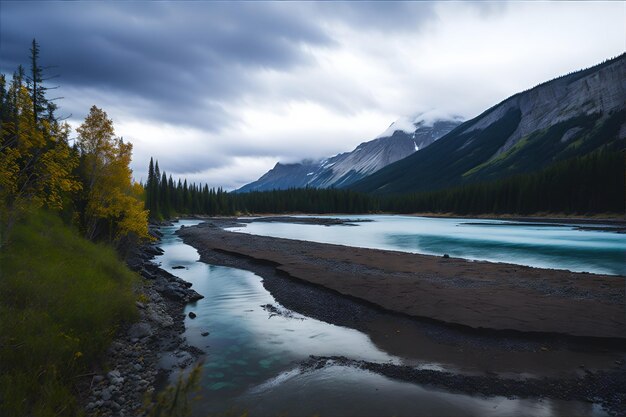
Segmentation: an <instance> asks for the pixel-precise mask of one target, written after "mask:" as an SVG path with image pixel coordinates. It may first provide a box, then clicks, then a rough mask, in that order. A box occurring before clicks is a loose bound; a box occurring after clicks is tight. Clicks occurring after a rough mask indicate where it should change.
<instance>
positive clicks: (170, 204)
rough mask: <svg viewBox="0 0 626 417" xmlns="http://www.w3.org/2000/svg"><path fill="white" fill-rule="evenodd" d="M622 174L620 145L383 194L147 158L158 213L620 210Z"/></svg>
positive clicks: (149, 202)
mask: <svg viewBox="0 0 626 417" xmlns="http://www.w3.org/2000/svg"><path fill="white" fill-rule="evenodd" d="M625 173H626V166H625V153H624V152H623V151H621V150H620V148H619V146H617V147H614V148H610V149H608V148H604V149H601V150H599V151H596V152H593V153H591V154H589V155H586V156H583V157H577V158H572V159H569V160H565V161H561V162H558V163H556V164H553V165H551V166H549V167H547V168H545V169H543V170H541V171H538V172H533V173H529V174H520V175H516V176H513V177H510V178H505V179H501V180H497V181H489V182H481V183H473V184H468V185H464V186H460V187H455V188H450V189H444V190H440V191H434V192H427V193H414V194H402V195H391V196H380V195H371V194H363V193H357V192H354V191H351V190H346V189H332V188H331V189H316V188H298V189H296V188H294V189H288V190H274V191H263V192H249V193H227V192H225V191H224V190H222V189H221V188H218V189H215V188H208V186H207V185H204V186H201V185H196V184H188V183H187V181H186V180H185V181H183V182H182V183H181V181H180V180H178V182H177V183H174V181H173V180H172V178H171V176H169V177H168V176H167V175H166V174H165V173H163V174H161V173H160V171H159V166H158V162H157V163H156V164H153V161H152V160H150V166H149V174H148V182H147V184H146V185H145V188H146V208H147V209H148V210H149V211H150V213H151V214H150V217H151V218H153V219H164V218H169V217H172V216H175V215H186V214H199V215H243V214H265V213H275V214H280V213H347V214H358V213H380V212H386V213H424V212H433V213H454V214H489V213H493V214H526V215H528V214H534V213H539V212H546V213H564V214H580V215H584V214H596V213H621V214H623V213H624V212H625V210H626V207H625V202H626V180H625Z"/></svg>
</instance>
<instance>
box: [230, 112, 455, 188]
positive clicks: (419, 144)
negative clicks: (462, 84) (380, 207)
mask: <svg viewBox="0 0 626 417" xmlns="http://www.w3.org/2000/svg"><path fill="white" fill-rule="evenodd" d="M459 124H460V121H458V120H436V121H427V120H423V119H421V118H420V117H419V116H418V117H416V118H413V119H412V120H411V122H410V123H409V124H407V123H402V124H399V125H398V126H394V125H395V123H394V124H392V125H391V126H390V128H389V129H387V131H385V133H384V134H386V135H388V136H383V137H379V138H377V139H374V140H371V141H369V142H364V143H361V144H360V145H359V146H357V147H356V148H355V149H354V150H353V151H351V152H344V153H341V154H338V155H335V156H333V157H330V158H326V159H323V160H321V161H311V160H305V161H303V162H301V163H296V164H281V163H277V164H276V166H274V168H272V169H271V170H270V171H268V172H267V173H265V174H264V175H263V176H262V177H261V178H259V179H258V180H257V181H254V182H252V183H250V184H247V185H244V186H243V187H241V188H240V189H239V190H237V192H249V191H268V190H274V189H287V188H301V187H307V186H309V187H315V188H329V187H338V188H339V187H345V186H347V185H349V184H352V183H353V182H355V181H358V180H359V179H361V178H364V177H366V176H367V175H369V174H372V173H374V172H376V171H378V170H379V169H381V168H383V167H385V166H387V165H389V164H391V163H393V162H396V161H398V160H400V159H402V158H405V157H407V156H408V155H411V154H412V153H414V152H416V151H418V150H420V149H424V148H426V147H427V146H429V145H430V144H432V143H433V142H434V141H436V140H437V139H439V138H440V137H442V136H444V135H445V134H446V133H448V132H450V131H451V130H452V129H454V128H455V127H456V126H458V125H459ZM403 129H406V130H403Z"/></svg>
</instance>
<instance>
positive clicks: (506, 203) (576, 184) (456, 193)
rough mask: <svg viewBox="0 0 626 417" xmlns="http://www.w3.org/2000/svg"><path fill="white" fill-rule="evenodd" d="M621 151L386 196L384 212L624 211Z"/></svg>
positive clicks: (624, 198)
mask: <svg viewBox="0 0 626 417" xmlns="http://www.w3.org/2000/svg"><path fill="white" fill-rule="evenodd" d="M624 161H625V154H624V152H623V151H619V150H601V151H597V152H593V153H591V154H589V155H585V156H583V157H578V158H572V159H568V160H565V161H561V162H558V163H556V164H553V165H551V166H549V167H548V168H545V169H543V170H541V171H537V172H534V173H529V174H520V175H515V176H513V177H509V178H506V179H502V180H496V181H489V182H481V183H475V184H468V185H465V186H461V187H456V188H452V189H447V190H440V191H434V192H428V193H417V194H411V195H402V196H395V197H389V198H386V199H384V200H383V201H381V206H380V208H381V209H382V210H384V211H393V212H397V213H412V212H441V213H457V214H480V213H496V214H504V213H507V214H508V213H510V214H532V213H539V212H548V213H566V214H594V213H624V212H625V210H626V207H625V200H626V190H625V188H626V182H625V175H626V172H625V163H624Z"/></svg>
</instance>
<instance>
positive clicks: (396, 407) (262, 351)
mask: <svg viewBox="0 0 626 417" xmlns="http://www.w3.org/2000/svg"><path fill="white" fill-rule="evenodd" d="M197 223H199V221H195V220H182V221H180V222H177V223H176V224H175V226H170V227H163V228H162V231H163V233H164V237H163V239H162V245H161V247H162V249H163V250H164V254H163V255H161V256H160V257H158V258H157V259H156V261H157V262H158V263H160V264H161V267H162V268H163V269H165V270H167V271H169V272H171V273H173V274H175V275H177V276H179V277H181V278H183V279H185V280H186V281H189V282H191V283H192V284H193V288H194V289H195V290H196V291H198V292H199V293H201V294H202V295H204V296H205V298H204V299H202V300H199V301H198V302H196V303H194V304H190V305H189V306H187V309H186V311H187V312H189V311H193V312H195V313H196V314H197V317H196V318H195V319H190V318H189V317H187V319H186V323H185V324H186V333H185V337H186V338H187V340H188V342H189V343H190V344H192V345H194V346H197V347H199V348H201V349H203V350H204V351H206V352H207V355H206V357H205V358H204V369H203V373H202V380H201V386H202V389H201V392H200V396H199V398H197V399H195V400H194V402H193V407H194V416H208V415H218V414H221V413H224V412H227V411H229V410H231V411H233V410H238V411H240V412H241V411H243V410H247V411H248V412H249V415H251V416H256V415H262V416H274V415H287V416H301V415H302V416H313V415H321V416H324V415H333V416H335V415H337V416H339V415H345V416H354V415H359V416H384V415H397V416H402V415H407V416H416V415H433V416H434V415H442V416H451V415H458V416H474V415H476V416H507V415H533V416H552V415H604V413H603V411H602V410H601V408H600V407H599V406H597V405H595V404H589V403H581V402H571V401H552V400H527V399H508V398H504V397H491V398H484V397H476V396H469V395H463V394H458V393H452V392H447V391H445V390H440V389H433V388H430V387H425V386H420V385H417V384H411V383H406V382H399V381H396V380H393V379H390V378H387V377H384V376H381V375H378V374H375V373H372V372H369V371H366V370H360V369H355V368H350V367H346V366H339V365H336V366H335V365H331V366H326V367H324V368H322V369H317V370H306V371H303V370H301V368H300V365H299V364H300V363H301V362H303V361H305V360H306V359H308V358H309V356H310V355H319V356H334V355H336V356H345V357H348V358H350V359H356V360H367V361H371V362H388V361H391V362H394V363H398V364H414V363H415V358H414V357H404V356H397V355H393V354H390V353H388V352H386V351H385V350H383V349H381V348H380V347H379V346H377V345H376V344H374V343H373V342H372V341H371V340H370V338H369V337H368V336H367V335H366V334H364V333H361V332H359V331H357V330H354V329H350V328H347V327H341V326H336V325H333V324H329V323H326V322H322V321H319V320H315V319H313V318H310V317H304V316H301V315H299V314H298V313H296V312H292V311H289V310H286V309H285V308H284V307H282V306H281V305H280V304H279V303H278V302H277V301H276V300H275V299H274V298H273V296H272V295H271V294H270V293H269V292H268V291H267V290H266V289H265V288H264V287H263V284H262V279H261V277H259V276H257V275H255V274H253V273H251V272H249V271H244V270H239V269H234V268H227V267H221V266H214V265H207V264H205V263H202V262H199V255H198V252H197V251H196V250H195V249H194V248H193V247H191V246H188V245H186V244H184V243H183V242H182V241H181V240H180V238H178V237H177V236H176V235H175V234H174V232H175V231H176V229H178V228H179V227H180V226H181V225H185V226H191V225H194V224H197ZM270 226H272V227H274V226H275V225H270ZM333 228H334V227H331V228H326V229H325V230H327V231H328V229H333ZM337 228H339V229H342V230H343V228H345V226H337ZM311 230H313V229H311ZM176 266H178V267H181V266H182V267H184V269H180V268H179V269H173V267H176ZM268 305H269V307H268ZM206 332H208V334H206ZM203 333H204V334H206V335H205V336H203ZM421 366H422V367H428V366H429V364H428V363H422V365H421ZM439 366H440V365H439V364H436V363H433V364H432V367H433V368H435V369H438V367H439ZM234 415H239V414H234Z"/></svg>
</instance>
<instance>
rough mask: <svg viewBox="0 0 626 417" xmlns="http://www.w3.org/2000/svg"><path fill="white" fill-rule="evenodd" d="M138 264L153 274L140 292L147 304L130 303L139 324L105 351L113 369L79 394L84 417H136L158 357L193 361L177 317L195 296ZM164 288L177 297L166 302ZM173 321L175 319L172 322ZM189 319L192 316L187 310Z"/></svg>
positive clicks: (151, 388)
mask: <svg viewBox="0 0 626 417" xmlns="http://www.w3.org/2000/svg"><path fill="white" fill-rule="evenodd" d="M143 265H144V266H143V267H144V268H145V269H146V270H147V271H150V273H151V274H153V275H154V279H153V280H150V281H146V282H145V283H144V286H143V288H141V292H142V293H143V294H144V295H145V297H146V298H145V300H149V301H147V302H140V301H136V302H135V305H136V307H137V308H138V310H139V313H140V314H139V316H140V319H139V321H138V322H137V323H134V324H132V325H130V326H129V327H127V329H126V331H124V333H122V335H121V337H118V338H117V339H116V340H115V341H113V342H112V343H111V345H110V347H109V349H108V350H107V364H108V365H109V366H111V368H112V370H110V371H109V372H106V373H104V374H102V375H95V376H94V377H93V378H92V379H91V387H90V392H88V393H87V395H85V396H84V398H85V403H84V409H85V411H86V413H85V414H86V415H87V417H95V416H98V417H100V416H115V417H118V416H131V415H139V410H140V409H142V408H143V407H144V406H143V399H144V394H145V393H148V395H150V394H151V393H153V392H154V383H155V380H156V377H157V375H158V374H159V372H158V371H157V369H155V367H156V366H157V363H158V361H157V357H158V355H159V353H160V352H163V353H164V352H168V351H169V352H172V353H173V352H176V354H178V355H181V358H183V359H186V360H187V359H189V361H190V362H193V358H194V357H195V352H194V353H193V354H191V353H189V352H187V348H186V346H185V344H184V341H183V339H182V338H181V332H182V331H183V330H184V323H183V321H182V320H181V318H182V317H183V316H182V314H181V313H183V308H184V303H186V302H187V301H189V300H191V299H192V298H194V297H198V296H199V294H197V293H196V292H195V291H193V290H191V289H189V287H190V286H191V284H189V283H188V282H185V281H183V280H181V279H180V278H177V277H175V276H173V275H171V274H168V273H167V272H165V271H163V270H161V269H158V267H157V266H156V265H152V264H149V265H148V264H145V263H144V264H143ZM164 290H169V291H173V292H175V293H176V296H177V298H175V299H171V298H170V299H169V300H168V297H166V294H165V293H164ZM174 317H178V318H177V319H176V320H174ZM189 317H191V318H194V317H196V314H195V313H193V312H191V313H190V314H189ZM207 334H208V332H207ZM153 336H154V337H153ZM174 366H176V365H174Z"/></svg>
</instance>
